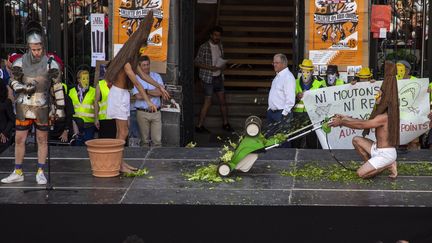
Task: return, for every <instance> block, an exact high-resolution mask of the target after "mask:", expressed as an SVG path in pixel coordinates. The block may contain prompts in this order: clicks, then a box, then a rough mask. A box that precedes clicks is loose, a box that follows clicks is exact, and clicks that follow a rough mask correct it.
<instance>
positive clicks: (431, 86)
mask: <svg viewBox="0 0 432 243" xmlns="http://www.w3.org/2000/svg"><path fill="white" fill-rule="evenodd" d="M429 89H430V90H431V92H430V105H431V107H432V83H430V84H429Z"/></svg>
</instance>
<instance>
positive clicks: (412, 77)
mask: <svg viewBox="0 0 432 243" xmlns="http://www.w3.org/2000/svg"><path fill="white" fill-rule="evenodd" d="M416 78H417V77H416V76H410V78H409V79H416ZM396 80H400V79H398V78H397V75H396Z"/></svg>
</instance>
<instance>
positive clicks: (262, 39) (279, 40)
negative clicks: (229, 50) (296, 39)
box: [223, 37, 293, 43]
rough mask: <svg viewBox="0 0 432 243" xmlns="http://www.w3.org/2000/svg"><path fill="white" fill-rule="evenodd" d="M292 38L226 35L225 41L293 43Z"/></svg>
mask: <svg viewBox="0 0 432 243" xmlns="http://www.w3.org/2000/svg"><path fill="white" fill-rule="evenodd" d="M292 41H293V40H292V38H277V37H224V38H223V42H224V43H229V42H236V43H292Z"/></svg>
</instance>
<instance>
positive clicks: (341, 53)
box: [306, 0, 368, 66]
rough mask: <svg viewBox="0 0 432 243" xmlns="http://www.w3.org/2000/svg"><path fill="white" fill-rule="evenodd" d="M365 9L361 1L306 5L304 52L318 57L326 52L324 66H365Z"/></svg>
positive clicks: (334, 0) (329, 0)
mask: <svg viewBox="0 0 432 243" xmlns="http://www.w3.org/2000/svg"><path fill="white" fill-rule="evenodd" d="M367 7H368V3H367V1H361V0H312V1H309V6H308V9H307V11H306V14H307V16H308V17H307V18H308V21H307V22H308V23H309V26H306V29H307V30H309V33H307V32H306V33H307V34H306V36H307V37H306V38H307V49H308V50H309V51H314V52H315V53H316V52H317V51H318V53H321V54H325V52H326V51H328V53H330V54H331V55H330V57H329V58H328V60H327V63H326V64H335V65H350V66H353V65H354V66H355V65H364V60H363V58H364V56H365V55H364V54H363V46H364V45H365V43H364V41H367V39H368V38H367V37H365V36H363V35H367V34H368V18H367V16H368V15H367V11H368V10H367ZM365 46H366V45H365ZM315 53H314V54H315ZM311 59H314V58H313V57H311Z"/></svg>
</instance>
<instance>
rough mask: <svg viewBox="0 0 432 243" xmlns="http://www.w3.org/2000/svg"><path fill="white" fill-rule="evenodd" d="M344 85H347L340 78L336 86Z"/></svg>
mask: <svg viewBox="0 0 432 243" xmlns="http://www.w3.org/2000/svg"><path fill="white" fill-rule="evenodd" d="M343 84H345V82H344V81H343V80H342V79H340V78H338V79H336V84H335V85H336V86H338V85H343Z"/></svg>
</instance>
